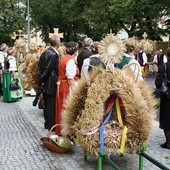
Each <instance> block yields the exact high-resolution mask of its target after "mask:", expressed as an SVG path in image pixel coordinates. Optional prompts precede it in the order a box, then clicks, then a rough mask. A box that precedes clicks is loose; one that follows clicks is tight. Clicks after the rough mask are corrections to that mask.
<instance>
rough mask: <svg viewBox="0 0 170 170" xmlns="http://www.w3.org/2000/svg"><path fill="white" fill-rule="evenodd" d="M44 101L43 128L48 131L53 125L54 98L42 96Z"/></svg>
mask: <svg viewBox="0 0 170 170" xmlns="http://www.w3.org/2000/svg"><path fill="white" fill-rule="evenodd" d="M43 100H44V109H43V110H44V120H45V123H44V126H45V128H46V129H48V130H50V129H51V127H52V126H54V125H55V96H52V95H47V94H43Z"/></svg>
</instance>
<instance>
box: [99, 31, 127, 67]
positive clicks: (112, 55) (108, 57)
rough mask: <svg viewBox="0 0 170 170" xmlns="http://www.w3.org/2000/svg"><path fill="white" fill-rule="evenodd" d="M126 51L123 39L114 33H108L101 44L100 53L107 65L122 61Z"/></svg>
mask: <svg viewBox="0 0 170 170" xmlns="http://www.w3.org/2000/svg"><path fill="white" fill-rule="evenodd" d="M125 51H126V48H125V45H124V43H123V41H122V40H121V39H119V38H118V37H116V36H115V35H113V34H112V33H111V34H108V35H107V36H106V37H105V38H104V39H103V40H101V42H100V44H99V53H100V55H101V58H102V61H103V62H104V63H105V64H106V66H107V67H108V66H110V65H111V64H113V63H118V62H120V61H121V59H122V57H123V55H124V54H123V53H124V52H125Z"/></svg>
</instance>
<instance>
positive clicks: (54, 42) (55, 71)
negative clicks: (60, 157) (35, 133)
mask: <svg viewBox="0 0 170 170" xmlns="http://www.w3.org/2000/svg"><path fill="white" fill-rule="evenodd" d="M60 43H61V42H60V37H58V36H57V35H53V36H52V37H51V38H50V47H49V48H48V49H46V50H44V51H43V52H42V54H41V56H40V58H39V62H38V73H37V74H38V82H37V86H38V91H41V92H42V94H43V105H44V107H43V112H44V121H45V122H44V128H45V129H48V130H50V129H51V128H52V127H53V126H54V125H56V124H57V125H58V126H57V127H55V132H56V134H57V135H61V129H62V125H61V124H62V120H61V117H62V116H61V115H62V111H63V110H64V108H65V101H66V99H67V97H68V96H69V95H70V94H71V92H72V91H73V90H74V88H75V87H76V85H77V82H78V79H81V78H82V77H84V76H86V75H87V74H89V73H90V71H91V70H92V69H93V67H92V66H96V67H102V68H103V69H105V68H106V66H105V64H104V63H103V62H102V60H101V57H100V54H99V50H98V47H97V46H95V45H94V41H93V40H92V39H91V38H88V37H86V38H85V39H84V40H83V48H82V49H81V51H79V44H78V43H77V42H74V41H70V42H68V43H66V44H65V54H64V55H63V56H62V57H61V58H60V57H59V51H58V49H59V47H60ZM125 47H126V51H125V53H124V56H123V58H122V61H121V62H120V63H113V67H115V68H119V69H122V68H124V67H125V66H126V65H127V64H129V65H130V67H129V68H130V70H131V72H132V73H133V74H134V77H137V76H138V81H140V82H143V83H144V76H145V69H146V64H147V56H146V53H145V52H144V51H143V50H142V48H136V47H135V46H134V45H131V44H127V43H126V44H125ZM153 62H154V63H155V64H156V65H157V67H158V68H159V69H158V76H157V78H156V81H155V84H156V87H157V88H159V87H160V85H161V83H162V81H163V78H164V70H163V63H167V77H168V79H169V80H170V48H168V51H167V56H166V55H164V54H163V53H162V51H161V50H160V51H159V53H158V54H156V55H155V56H154V59H153ZM133 64H134V65H133ZM136 66H137V67H136ZM5 70H6V71H8V72H10V75H11V80H12V79H14V80H15V79H16V78H18V79H19V75H18V72H17V64H16V58H15V49H14V48H13V47H12V48H9V47H8V46H7V45H6V44H5V43H3V44H1V45H0V95H2V89H3V88H2V84H3V81H4V80H3V79H4V78H3V73H4V71H5ZM169 102H170V97H169V98H166V99H161V104H160V127H161V128H162V129H163V130H164V133H165V136H166V142H165V143H164V144H162V145H161V147H163V148H168V149H170V123H169V122H170V116H169V115H168V108H169V106H170V103H169Z"/></svg>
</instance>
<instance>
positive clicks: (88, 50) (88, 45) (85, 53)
mask: <svg viewBox="0 0 170 170" xmlns="http://www.w3.org/2000/svg"><path fill="white" fill-rule="evenodd" d="M83 45H84V48H83V50H82V51H81V52H80V53H79V55H78V56H77V66H78V68H79V71H80V73H81V68H82V65H83V61H84V59H86V58H89V57H90V56H91V55H93V53H92V46H93V40H92V39H91V38H85V39H84V40H83Z"/></svg>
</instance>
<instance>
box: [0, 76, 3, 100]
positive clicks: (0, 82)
mask: <svg viewBox="0 0 170 170" xmlns="http://www.w3.org/2000/svg"><path fill="white" fill-rule="evenodd" d="M2 93H3V92H2V75H0V97H1V96H2V95H3V94H2Z"/></svg>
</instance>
